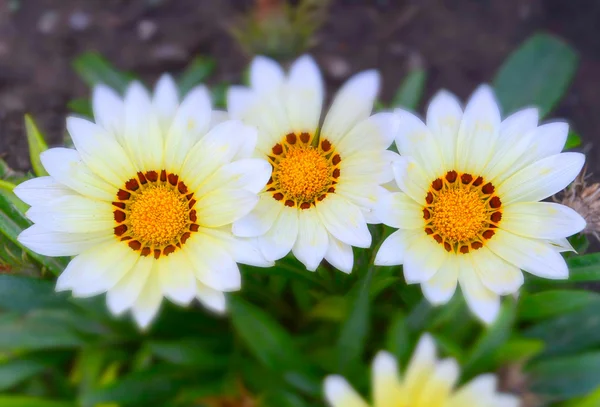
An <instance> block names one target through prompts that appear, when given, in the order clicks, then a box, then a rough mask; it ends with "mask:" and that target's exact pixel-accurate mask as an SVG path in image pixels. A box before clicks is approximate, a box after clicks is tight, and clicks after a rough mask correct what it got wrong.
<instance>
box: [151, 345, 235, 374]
mask: <svg viewBox="0 0 600 407" xmlns="http://www.w3.org/2000/svg"><path fill="white" fill-rule="evenodd" d="M148 347H149V348H150V351H151V352H152V353H153V354H154V355H156V356H157V357H158V358H160V359H163V360H166V361H168V362H170V363H173V364H176V365H180V366H190V367H195V368H198V369H202V370H211V369H216V368H217V369H218V368H222V367H225V366H227V363H228V362H229V356H228V355H226V354H217V353H215V351H214V350H213V349H211V346H210V344H208V343H207V341H203V340H201V339H181V340H175V341H152V342H149V343H148Z"/></svg>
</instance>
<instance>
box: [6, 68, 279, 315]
mask: <svg viewBox="0 0 600 407" xmlns="http://www.w3.org/2000/svg"><path fill="white" fill-rule="evenodd" d="M93 108H94V116H95V120H96V123H92V122H90V121H87V120H84V119H80V118H75V117H70V118H68V119H67V129H68V131H69V133H70V135H71V138H72V139H73V143H74V145H75V149H66V148H53V149H50V150H48V151H46V152H44V153H43V154H42V155H41V160H42V163H43V165H44V168H46V170H47V171H48V173H49V174H50V176H49V177H41V178H36V179H32V180H30V181H26V182H24V183H23V184H21V185H19V186H18V187H17V188H16V189H15V193H16V194H17V195H18V196H19V197H20V198H21V199H22V200H23V201H25V202H26V203H28V204H30V205H31V208H30V209H29V211H28V212H27V216H28V217H29V218H30V219H31V220H32V221H33V222H34V225H33V226H31V227H30V228H29V229H27V230H25V231H23V233H21V235H20V236H19V240H20V242H21V243H23V244H24V245H25V246H27V247H29V248H30V249H32V250H34V251H36V252H38V253H40V254H43V255H47V256H73V255H75V256H76V257H75V258H74V259H73V260H72V261H71V262H70V263H69V265H68V266H67V268H66V269H65V271H64V272H63V273H62V274H61V276H60V277H59V278H58V282H57V286H56V288H57V290H59V291H61V290H69V289H70V290H72V291H73V294H74V295H75V296H78V297H87V296H92V295H96V294H100V293H103V292H105V291H107V292H108V294H107V303H108V306H109V308H110V310H111V311H112V312H113V313H115V314H118V313H121V312H123V311H125V310H127V309H129V308H132V310H133V315H134V317H135V319H136V321H137V322H138V324H139V325H140V326H142V327H144V326H147V325H148V324H149V322H150V321H151V319H152V318H153V316H154V315H155V314H156V313H157V310H158V309H159V306H160V303H161V300H162V298H163V295H164V296H166V297H167V298H169V299H170V300H171V301H173V302H175V303H177V304H182V305H184V304H188V303H190V302H191V301H192V299H194V298H198V299H199V300H200V301H201V302H202V303H203V304H204V305H206V306H207V307H209V308H210V309H213V310H215V311H219V312H222V311H223V310H224V309H225V297H224V295H223V292H224V291H232V290H238V289H239V288H240V273H239V270H238V267H237V264H236V260H237V261H240V262H245V263H250V264H255V265H268V264H269V262H267V261H265V260H264V259H263V258H262V256H260V253H259V252H258V250H257V249H254V248H253V246H251V245H250V244H249V243H248V242H241V241H238V240H237V239H234V237H233V236H232V234H231V233H230V229H231V223H232V222H233V221H235V220H237V219H239V218H241V217H242V216H244V215H246V214H247V213H248V212H250V211H251V210H252V209H253V208H254V206H255V205H256V203H257V202H258V196H257V192H259V191H260V190H261V189H262V188H263V187H264V185H265V183H266V182H267V180H268V179H269V176H270V172H271V167H270V165H269V164H268V163H267V162H266V161H264V160H260V159H254V158H247V157H248V156H249V155H250V154H251V153H252V150H253V149H254V145H255V143H256V131H255V130H254V129H252V128H250V127H247V126H245V125H243V124H241V123H240V122H238V121H225V122H222V123H220V124H218V125H216V126H214V127H212V123H211V121H213V120H214V118H213V113H212V110H211V103H210V97H209V94H208V92H207V90H206V89H205V88H204V87H197V88H195V89H193V90H192V91H190V93H189V94H188V96H187V97H186V98H185V100H183V102H182V103H181V104H180V105H179V104H178V96H177V88H176V86H175V84H174V82H173V80H172V79H171V77H169V76H163V77H162V78H161V79H160V81H159V82H158V84H157V86H156V90H155V92H154V96H153V97H152V98H151V96H150V95H149V94H148V92H147V91H146V90H145V89H144V88H143V86H142V85H141V84H139V83H133V84H132V85H131V86H130V87H129V88H128V90H127V92H126V94H125V98H124V100H121V99H120V98H119V96H118V95H117V94H116V93H115V92H113V91H112V90H111V89H109V88H107V87H105V86H98V87H97V88H96V89H95V90H94V95H93ZM211 127H212V128H211Z"/></svg>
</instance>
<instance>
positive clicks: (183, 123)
mask: <svg viewBox="0 0 600 407" xmlns="http://www.w3.org/2000/svg"><path fill="white" fill-rule="evenodd" d="M211 117H212V112H211V100H210V93H209V92H208V89H206V87H205V86H197V87H195V88H193V89H192V90H190V91H189V92H188V94H187V96H186V97H185V99H184V100H183V102H181V105H180V106H179V108H178V109H177V111H176V112H175V113H174V117H173V120H172V122H171V126H170V127H169V130H168V132H165V134H166V135H167V137H166V141H165V164H166V166H167V170H169V171H171V172H174V173H176V174H178V173H180V170H181V166H182V164H183V162H184V160H185V158H186V156H187V154H188V153H189V152H190V149H191V148H192V146H194V144H196V143H197V142H198V140H200V139H201V138H202V137H203V136H204V135H205V134H206V133H207V132H208V131H209V126H210V121H211Z"/></svg>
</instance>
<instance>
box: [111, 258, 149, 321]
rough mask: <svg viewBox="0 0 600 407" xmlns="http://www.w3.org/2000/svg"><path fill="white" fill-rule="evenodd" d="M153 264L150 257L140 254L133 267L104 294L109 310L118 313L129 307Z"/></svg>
mask: <svg viewBox="0 0 600 407" xmlns="http://www.w3.org/2000/svg"><path fill="white" fill-rule="evenodd" d="M153 265H154V259H153V258H152V257H144V256H140V257H139V259H138V261H137V262H136V263H135V265H134V266H133V268H132V269H131V270H129V272H128V273H127V274H125V276H123V278H122V279H121V280H120V281H119V282H118V283H117V284H116V285H115V286H114V287H112V288H111V289H110V290H108V293H107V294H106V305H107V306H108V309H109V310H110V312H112V313H113V314H114V315H119V314H121V313H123V312H124V311H126V310H127V309H129V308H131V306H132V305H133V304H134V303H135V302H136V300H137V299H138V297H139V295H140V293H141V291H142V289H143V288H144V285H146V280H147V279H148V276H149V275H150V270H152V266H153Z"/></svg>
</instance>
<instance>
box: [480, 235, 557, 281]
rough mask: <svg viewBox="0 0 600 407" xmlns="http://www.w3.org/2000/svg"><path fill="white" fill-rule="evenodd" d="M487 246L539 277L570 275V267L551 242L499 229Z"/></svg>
mask: <svg viewBox="0 0 600 407" xmlns="http://www.w3.org/2000/svg"><path fill="white" fill-rule="evenodd" d="M487 247H489V249H490V250H491V251H493V252H494V253H496V255H498V256H500V257H502V258H503V259H504V260H506V261H508V262H509V263H511V264H513V265H515V266H516V267H519V268H520V269H522V270H525V271H527V272H529V273H531V274H533V275H536V276H538V277H544V278H550V279H564V278H568V277H569V269H568V267H567V264H566V263H565V260H564V259H563V257H562V256H561V255H560V253H559V252H558V251H557V250H556V249H555V248H553V247H552V246H551V245H550V244H549V243H546V242H544V241H542V240H537V239H529V238H526V237H522V236H517V235H514V234H512V233H510V232H508V231H505V230H498V231H497V233H496V234H495V235H494V236H493V237H492V238H491V239H490V240H489V241H488V242H487Z"/></svg>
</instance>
